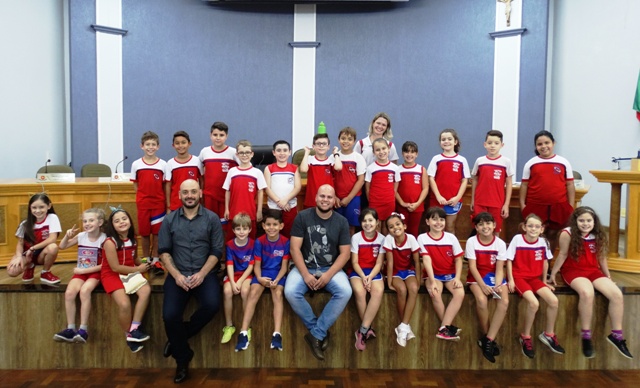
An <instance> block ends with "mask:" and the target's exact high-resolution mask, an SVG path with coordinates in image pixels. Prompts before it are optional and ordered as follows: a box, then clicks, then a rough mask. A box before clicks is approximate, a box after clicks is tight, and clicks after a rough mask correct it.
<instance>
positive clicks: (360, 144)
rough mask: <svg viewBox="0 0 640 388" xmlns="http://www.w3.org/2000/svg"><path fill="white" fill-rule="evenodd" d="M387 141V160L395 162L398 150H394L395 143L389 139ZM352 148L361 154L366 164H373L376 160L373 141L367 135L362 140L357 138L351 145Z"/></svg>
mask: <svg viewBox="0 0 640 388" xmlns="http://www.w3.org/2000/svg"><path fill="white" fill-rule="evenodd" d="M387 143H389V160H390V161H392V162H395V161H396V160H398V159H399V158H398V151H397V150H396V145H395V144H393V142H391V141H387ZM353 150H354V151H355V152H357V153H359V154H361V155H362V157H363V158H364V161H365V162H366V163H367V166H370V165H371V164H373V162H375V161H376V156H375V154H374V153H373V143H372V142H371V139H370V138H369V136H367V137H365V138H364V139H362V140H358V141H357V142H356V145H355V146H354V147H353Z"/></svg>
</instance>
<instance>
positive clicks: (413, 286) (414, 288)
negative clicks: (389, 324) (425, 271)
mask: <svg viewBox="0 0 640 388" xmlns="http://www.w3.org/2000/svg"><path fill="white" fill-rule="evenodd" d="M405 285H406V286H407V303H406V305H405V307H404V314H403V315H402V323H405V324H407V325H408V324H409V321H411V316H412V315H413V309H414V308H415V307H416V299H418V288H419V287H420V284H419V283H418V279H416V277H415V276H410V277H408V278H407V280H405Z"/></svg>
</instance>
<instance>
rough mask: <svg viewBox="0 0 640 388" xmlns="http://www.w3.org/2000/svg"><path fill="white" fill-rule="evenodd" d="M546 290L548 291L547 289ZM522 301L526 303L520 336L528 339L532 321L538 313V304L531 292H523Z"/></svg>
mask: <svg viewBox="0 0 640 388" xmlns="http://www.w3.org/2000/svg"><path fill="white" fill-rule="evenodd" d="M545 288H546V287H545ZM547 290H549V289H548V288H547ZM549 291H551V290H549ZM522 299H524V301H525V302H526V303H527V312H526V313H525V314H524V330H523V331H522V335H524V336H525V337H530V336H531V328H532V327H533V321H534V319H536V313H537V312H538V308H539V307H540V303H539V302H538V299H537V298H536V296H535V294H534V293H533V291H531V290H529V291H525V292H524V294H522Z"/></svg>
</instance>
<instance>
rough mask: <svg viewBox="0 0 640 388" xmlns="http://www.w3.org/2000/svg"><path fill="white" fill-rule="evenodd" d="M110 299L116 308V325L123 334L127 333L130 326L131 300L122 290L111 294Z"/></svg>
mask: <svg viewBox="0 0 640 388" xmlns="http://www.w3.org/2000/svg"><path fill="white" fill-rule="evenodd" d="M111 298H112V299H113V301H114V302H116V306H117V307H118V324H119V325H120V328H121V329H122V331H124V332H125V333H128V332H129V326H130V325H131V299H130V298H129V295H127V294H126V293H125V292H124V289H119V290H115V291H113V292H112V293H111Z"/></svg>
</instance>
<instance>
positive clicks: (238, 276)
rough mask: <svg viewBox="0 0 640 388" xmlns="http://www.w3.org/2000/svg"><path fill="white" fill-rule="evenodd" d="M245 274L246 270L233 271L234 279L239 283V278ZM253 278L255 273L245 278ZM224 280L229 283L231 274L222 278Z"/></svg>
mask: <svg viewBox="0 0 640 388" xmlns="http://www.w3.org/2000/svg"><path fill="white" fill-rule="evenodd" d="M243 274H244V271H242V272H234V273H233V281H234V282H236V283H237V282H238V280H239V279H240V278H241V277H242V275H243ZM251 279H253V275H249V276H247V278H246V279H245V280H249V281H251ZM222 282H223V283H229V276H228V275H225V276H224V279H223V280H222Z"/></svg>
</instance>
